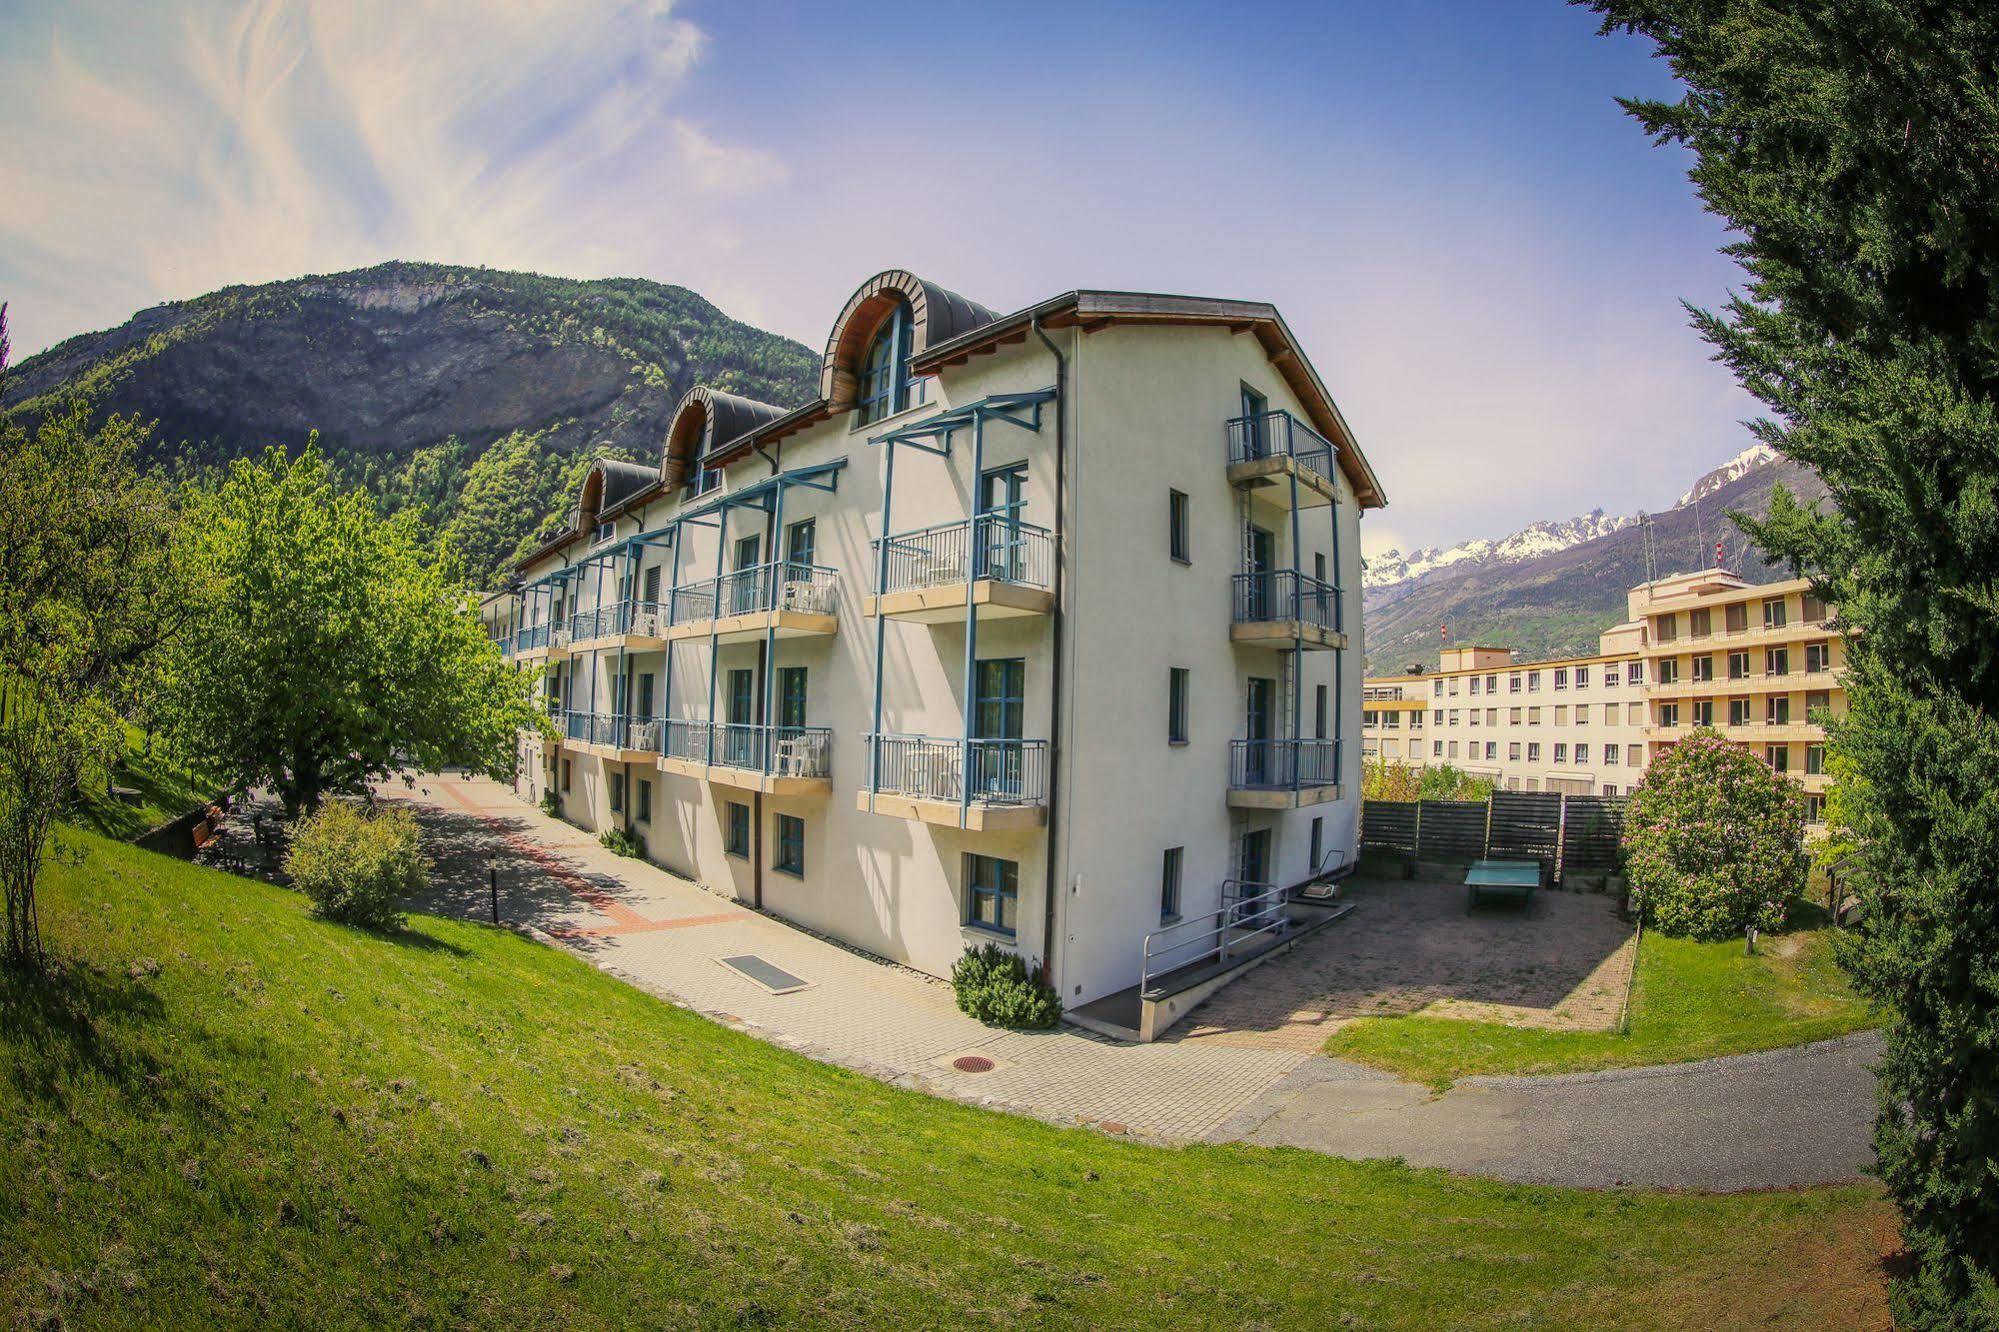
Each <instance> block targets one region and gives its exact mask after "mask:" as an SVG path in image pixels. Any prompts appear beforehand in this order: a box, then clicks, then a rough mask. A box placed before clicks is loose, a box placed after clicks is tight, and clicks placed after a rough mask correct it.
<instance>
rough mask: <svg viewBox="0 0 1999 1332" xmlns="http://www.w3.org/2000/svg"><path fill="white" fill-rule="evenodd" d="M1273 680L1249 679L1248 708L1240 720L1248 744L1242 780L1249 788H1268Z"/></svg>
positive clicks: (1275, 693) (1274, 711)
mask: <svg viewBox="0 0 1999 1332" xmlns="http://www.w3.org/2000/svg"><path fill="white" fill-rule="evenodd" d="M1276 704H1277V681H1275V680H1273V679H1270V678H1269V677H1268V676H1262V675H1252V676H1250V677H1249V697H1248V708H1247V709H1246V712H1245V716H1244V718H1243V738H1244V739H1245V740H1247V741H1249V743H1248V744H1247V745H1245V746H1244V750H1245V753H1244V755H1243V759H1244V769H1245V771H1244V774H1243V781H1244V784H1245V785H1249V786H1264V785H1268V784H1269V781H1270V774H1271V762H1270V758H1271V750H1272V749H1273V748H1274V746H1273V745H1272V744H1271V743H1270V738H1271V735H1272V734H1273V728H1272V723H1273V719H1274V717H1275V715H1276Z"/></svg>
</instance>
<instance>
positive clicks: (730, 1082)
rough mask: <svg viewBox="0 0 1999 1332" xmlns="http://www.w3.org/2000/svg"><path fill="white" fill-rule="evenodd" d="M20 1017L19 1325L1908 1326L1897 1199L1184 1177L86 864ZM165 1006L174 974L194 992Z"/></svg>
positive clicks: (291, 913) (50, 899)
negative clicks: (1751, 1317) (1892, 1300)
mask: <svg viewBox="0 0 1999 1332" xmlns="http://www.w3.org/2000/svg"><path fill="white" fill-rule="evenodd" d="M72 836H73V837H74V838H75V839H76V840H77V841H78V842H80V844H81V845H82V847H83V848H84V850H85V852H86V854H85V856H84V858H83V860H82V863H80V864H76V865H60V866H57V867H56V868H55V869H54V870H53V871H52V875H51V880H50V882H49V883H48V885H47V889H46V894H45V905H44V907H43V919H44V921H45V922H46V928H47V931H48V934H49V935H50V938H51V942H52V944H53V945H54V947H55V948H56V950H57V951H58V952H59V953H60V954H62V955H63V956H65V957H67V958H69V959H71V962H70V964H69V965H68V966H67V968H66V971H65V978H64V980H63V981H62V982H61V984H60V986H59V988H57V989H55V990H51V989H49V988H46V987H40V986H29V985H26V984H24V983H22V982H19V981H12V982H5V983H4V986H0V1067H3V1068H4V1075H0V1134H4V1137H5V1141H6V1147H5V1149H4V1150H0V1200H14V1201H13V1202H11V1203H9V1204H8V1205H5V1206H0V1253H5V1254H7V1255H8V1261H7V1262H5V1263H0V1316H4V1315H5V1314H6V1313H10V1312H15V1311H17V1310H18V1311H22V1312H24V1313H25V1314H27V1315H29V1316H30V1317H34V1316H39V1315H41V1314H43V1313H46V1312H51V1311H54V1312H60V1313H61V1315H62V1316H63V1317H65V1318H66V1319H67V1320H68V1321H69V1324H70V1325H71V1326H136V1325H140V1324H145V1325H149V1326H151V1325H162V1324H168V1325H170V1324H180V1325H191V1324H202V1325H206V1324H209V1323H210V1322H211V1321H212V1322H217V1323H233V1324H246V1323H252V1322H257V1323H266V1322H268V1323H275V1324H297V1323H312V1324H314V1325H324V1326H334V1325H349V1326H352V1325H363V1324H385V1323H406V1322H421V1323H432V1322H435V1323H448V1324H452V1325H466V1324H477V1323H479V1322H481V1321H482V1320H487V1319H495V1320H499V1321H501V1322H503V1323H505V1324H507V1325H511V1326H522V1325H526V1326H543V1327H556V1326H562V1327H570V1326H585V1327H587V1326H609V1325H625V1324H645V1325H654V1326H691V1325H696V1324H702V1325H744V1324H749V1325H764V1324H769V1325H785V1324H791V1323H796V1322H801V1321H811V1322H826V1323H838V1324H844V1325H848V1326H878V1325H888V1324H901V1325H925V1326H934V1325H950V1324H958V1323H963V1322H966V1321H970V1320H982V1321H983V1320H993V1321H1000V1320H1005V1321H1009V1322H1015V1323H1028V1324H1045V1325H1068V1326H1082V1325H1092V1326H1099V1327H1127V1326H1129V1327H1138V1326H1143V1327H1161V1326H1183V1325H1184V1326H1196V1325H1210V1326H1230V1327H1240V1326H1246V1325H1267V1326H1301V1325H1317V1326H1324V1325H1339V1324H1340V1323H1341V1322H1342V1320H1349V1321H1348V1325H1361V1326H1379V1325H1384V1324H1386V1325H1405V1326H1436V1325H1440V1324H1443V1323H1449V1324H1451V1325H1453V1326H1487V1325H1494V1324H1508V1325H1512V1324H1525V1325H1529V1326H1584V1325H1590V1326H1606V1325H1630V1324H1680V1325H1685V1326H1703V1327H1704V1326H1710V1325H1713V1323H1714V1322H1715V1321H1716V1320H1717V1319H1719V1320H1722V1321H1732V1320H1733V1319H1734V1318H1735V1317H1736V1316H1738V1315H1739V1314H1740V1312H1741V1311H1742V1310H1744V1309H1754V1310H1756V1311H1757V1315H1758V1317H1759V1318H1765V1317H1767V1318H1770V1319H1772V1320H1773V1321H1774V1322H1775V1323H1776V1324H1779V1325H1783V1324H1789V1325H1805V1324H1827V1323H1830V1324H1832V1325H1837V1326H1853V1325H1857V1324H1860V1323H1863V1322H1865V1323H1874V1324H1878V1323H1880V1322H1882V1321H1883V1319H1882V1305H1881V1302H1880V1296H1879V1289H1878V1287H1879V1281H1878V1276H1877V1273H1878V1263H1877V1258H1878V1255H1879V1253H1880V1250H1881V1245H1882V1243H1883V1242H1884V1237H1885V1236H1886V1235H1887V1234H1888V1233H1889V1222H1888V1219H1887V1215H1886V1208H1885V1205H1884V1204H1883V1203H1881V1202H1880V1201H1879V1200H1878V1198H1877V1196H1876V1194H1875V1193H1874V1191H1873V1190H1872V1189H1870V1188H1865V1187H1854V1188H1847V1189H1837V1190H1820V1191H1811V1192H1802V1193H1775V1194H1757V1195H1746V1196H1734V1197H1722V1198H1702V1197H1676V1196H1666V1195H1656V1194H1625V1193H1613V1194H1591V1193H1582V1192H1564V1191H1560V1190H1552V1189H1533V1188H1522V1187H1517V1186H1510V1185H1501V1184H1496V1183H1488V1182H1478V1181H1460V1180H1454V1179H1451V1178H1448V1177H1446V1176H1443V1175H1441V1174H1437V1173H1433V1172H1412V1171H1409V1170H1406V1169H1403V1168H1401V1167H1398V1166H1394V1165H1389V1164H1379V1163H1377V1164H1353V1163H1347V1162H1342V1161H1336V1160H1332V1159H1328V1158H1323V1157H1318V1156H1313V1155H1308V1154H1303V1153H1296V1152H1289V1151H1271V1150H1264V1149H1257V1148H1247V1147H1201V1148H1190V1149H1185V1150H1165V1149H1159V1148H1151V1147H1145V1146H1142V1145H1138V1144H1134V1143H1129V1142H1121V1141H1118V1140H1115V1139H1111V1138H1106V1137H1103V1136H1100V1135H1097V1134H1094V1133H1091V1132H1087V1131H1083V1130H1077V1129H1057V1128H1053V1127H1050V1126H1047V1125H1043V1124H1040V1123H1036V1122H1032V1121H1027V1120H1022V1119H1018V1118H1013V1117H1010V1116H1003V1115H1000V1114H996V1113H992V1112H987V1111H982V1110H978V1109H975V1108H972V1107H968V1106H963V1105H958V1104H955V1103H951V1102H945V1101H939V1100H934V1099H931V1098H928V1097H925V1096H922V1095H920V1094H916V1093H910V1092H902V1091H897V1090H894V1089H891V1088H888V1087H885V1086H882V1085H880V1084H877V1083H874V1082H872V1081H870V1080H868V1079H865V1078H863V1077H861V1076H859V1075H856V1074H852V1073H848V1072H846V1071H844V1070H840V1069H836V1068H832V1067H829V1066H825V1065H821V1064H816V1063H813V1062H811V1061H809V1060H807V1059H805V1058H803V1057H800V1056H798V1055H794V1054H791V1053H788V1052H785V1051H781V1050H778V1049H776V1048H774V1047H771V1046H768V1045H765V1044H763V1043H761V1042H758V1041H755V1040H753V1039H750V1038H748V1037H746V1036H742V1035H740V1034H737V1033H734V1032H732V1031H729V1030H728V1029H726V1028H723V1027H720V1026H717V1025H715V1024H713V1023H710V1022H708V1021H706V1020H704V1019H701V1018H699V1017H696V1016H693V1015H691V1014H688V1013H685V1012H682V1011H680V1010H677V1009H674V1008H671V1007H669V1006H667V1005H664V1004H661V1003H659V1002H658V1001H657V1000H654V999H651V998H649V997H647V996H645V995H643V994H641V993H639V992H638V991H636V990H634V989H631V988H628V987H627V986H625V985H622V984H620V983H617V982H615V981H613V980H611V979H610V978H608V977H606V976H604V975H602V974H600V973H598V972H596V971H593V970H592V969H590V968H589V967H587V966H585V965H584V964H582V963H581V962H578V961H576V960H575V959H573V958H570V957H568V956H567V955H564V954H561V953H558V952H555V951H552V950H549V949H546V948H543V947H541V946H538V945H536V944H534V943H531V942H529V941H527V940H525V939H522V938H518V937H516V936H514V935H512V934H509V933H506V932H503V931H498V930H492V929H488V928H484V927H481V926H478V925H473V924H467V923H459V922H450V921H441V920H435V919H418V920H416V921H415V922H414V923H413V928H412V929H411V931H410V932H409V933H408V934H407V935H404V936H402V937H399V938H383V937H377V936H372V935H368V934H363V933H358V932H354V931H351V930H347V929H344V928H341V927H338V926H334V925H330V924H326V923H322V922H320V921H317V920H314V919H313V918H311V917H310V916H308V915H307V914H306V912H305V911H304V909H303V907H302V905H301V902H300V900H299V899H298V898H296V897H295V896H293V895H291V894H289V893H286V892H283V891H280V890H277V889H273V888H270V887H267V886H264V885H260V884H256V883H251V882H247V881H243V880H237V879H233V878H229V877H227V876H223V875H220V874H217V873H214V872H212V871H207V870H202V869H197V868H194V867H191V866H186V865H182V864H179V863H177V862H173V861H169V860H165V859H163V858H160V857H155V856H149V855H147V854H145V853H142V852H138V851H135V850H132V849H130V848H126V847H121V846H116V845H113V844H111V843H108V842H105V841H103V840H101V839H97V838H93V837H88V836H83V835H75V834H73V835H72ZM155 964H156V965H157V967H158V971H157V973H156V974H155V973H154V972H153V971H152V967H153V965H155Z"/></svg>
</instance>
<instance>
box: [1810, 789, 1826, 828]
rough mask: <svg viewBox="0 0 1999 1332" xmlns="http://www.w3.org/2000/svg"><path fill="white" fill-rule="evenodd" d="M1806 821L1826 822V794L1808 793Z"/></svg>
mask: <svg viewBox="0 0 1999 1332" xmlns="http://www.w3.org/2000/svg"><path fill="white" fill-rule="evenodd" d="M1805 822H1806V823H1824V822H1825V797H1824V796H1822V795H1808V796H1806V797H1805Z"/></svg>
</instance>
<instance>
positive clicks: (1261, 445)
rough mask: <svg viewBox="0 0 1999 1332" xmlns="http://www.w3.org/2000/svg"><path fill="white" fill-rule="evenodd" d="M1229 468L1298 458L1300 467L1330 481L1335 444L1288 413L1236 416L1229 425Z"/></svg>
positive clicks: (1274, 412) (1260, 413) (1277, 412)
mask: <svg viewBox="0 0 1999 1332" xmlns="http://www.w3.org/2000/svg"><path fill="white" fill-rule="evenodd" d="M1228 447H1229V464H1230V465H1231V466H1233V465H1234V464H1236V463H1243V462H1255V461H1257V460H1259V459H1263V458H1295V459H1297V461H1298V464H1299V466H1301V467H1304V468H1307V469H1308V470H1310V471H1314V472H1317V473H1318V474H1319V475H1321V476H1323V477H1326V478H1327V479H1329V480H1330V479H1331V477H1332V474H1333V442H1332V441H1331V440H1329V439H1327V438H1326V437H1325V436H1324V435H1322V434H1320V433H1319V432H1318V431H1316V430H1314V429H1312V427H1310V426H1308V425H1306V424H1305V423H1304V422H1303V421H1300V420H1299V419H1298V418H1297V417H1295V416H1293V415H1291V413H1289V412H1287V411H1282V410H1278V411H1268V412H1258V413H1256V414H1254V415H1251V416H1237V417H1233V418H1231V419H1230V421H1229V423H1228Z"/></svg>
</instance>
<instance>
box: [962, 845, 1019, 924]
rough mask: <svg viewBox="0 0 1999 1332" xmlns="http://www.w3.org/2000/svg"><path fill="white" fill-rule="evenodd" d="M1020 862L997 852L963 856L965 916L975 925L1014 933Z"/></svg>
mask: <svg viewBox="0 0 1999 1332" xmlns="http://www.w3.org/2000/svg"><path fill="white" fill-rule="evenodd" d="M1019 889H1020V866H1019V865H1018V864H1016V863H1015V862H1013V861H1011V860H1001V859H999V858H998V857H997V856H980V855H973V854H970V853H967V854H966V856H965V899H966V901H965V920H966V923H967V924H969V925H971V926H973V927H974V928H976V929H981V930H991V931H992V932H993V933H995V934H1004V935H1006V936H1007V937H1008V938H1011V937H1012V936H1013V929H1014V926H1013V922H1014V907H1015V904H1016V901H1017V899H1018V897H1019Z"/></svg>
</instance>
